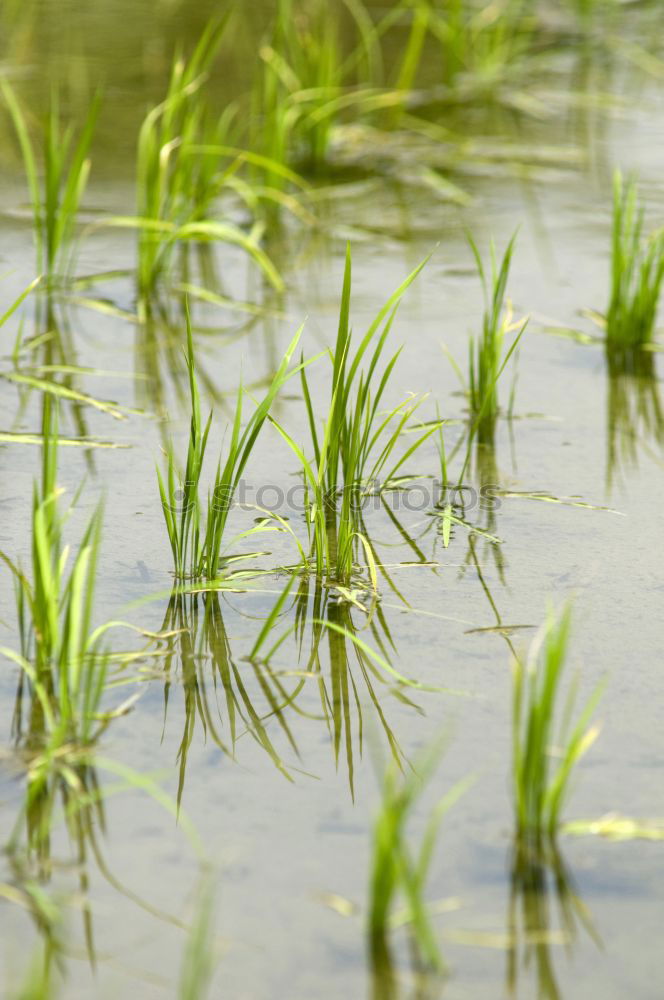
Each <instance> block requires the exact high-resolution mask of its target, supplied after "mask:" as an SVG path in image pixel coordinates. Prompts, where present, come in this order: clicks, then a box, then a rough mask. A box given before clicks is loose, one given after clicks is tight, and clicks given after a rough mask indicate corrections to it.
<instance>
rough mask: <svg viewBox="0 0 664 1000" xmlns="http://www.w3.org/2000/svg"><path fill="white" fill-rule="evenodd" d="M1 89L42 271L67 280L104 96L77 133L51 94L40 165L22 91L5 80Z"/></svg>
mask: <svg viewBox="0 0 664 1000" xmlns="http://www.w3.org/2000/svg"><path fill="white" fill-rule="evenodd" d="M0 90H1V91H2V94H3V97H4V99H5V102H6V104H7V107H8V109H9V113H10V115H11V118H12V121H13V124H14V128H15V131H16V135H17V138H18V141H19V145H20V147H21V154H22V157H23V165H24V168H25V173H26V178H27V182H28V189H29V192H30V201H31V205H32V214H33V221H34V235H35V241H36V245H37V270H38V271H39V273H40V274H44V275H45V277H46V278H47V280H48V282H49V283H51V284H54V283H56V281H60V282H62V281H64V280H65V279H66V278H67V277H68V276H69V275H70V274H71V269H72V263H73V251H74V237H75V231H76V221H77V216H78V211H79V207H80V203H81V199H82V198H83V195H84V193H85V188H86V185H87V182H88V176H89V173H90V159H89V157H88V153H89V150H90V143H91V142H92V136H93V133H94V128H95V124H96V120H97V112H98V108H99V101H98V100H94V101H93V103H92V104H91V106H90V110H89V112H88V114H87V117H86V119H85V121H84V123H83V128H82V130H81V132H80V135H79V136H78V138H75V133H74V129H73V126H72V125H71V124H70V125H68V126H67V127H65V128H63V127H62V123H61V115H60V108H59V102H58V97H57V94H56V93H53V94H52V95H51V100H50V105H49V109H48V113H47V118H46V123H45V125H44V128H43V137H42V151H41V161H42V163H41V169H40V165H39V154H38V152H37V148H36V146H35V144H34V142H33V140H32V139H31V137H30V129H29V126H28V121H27V118H26V116H25V114H24V112H23V110H22V108H21V105H20V103H19V101H18V99H17V97H16V94H15V93H14V91H13V89H12V88H11V86H10V85H9V83H8V82H7V81H6V80H2V79H0ZM40 175H41V176H40Z"/></svg>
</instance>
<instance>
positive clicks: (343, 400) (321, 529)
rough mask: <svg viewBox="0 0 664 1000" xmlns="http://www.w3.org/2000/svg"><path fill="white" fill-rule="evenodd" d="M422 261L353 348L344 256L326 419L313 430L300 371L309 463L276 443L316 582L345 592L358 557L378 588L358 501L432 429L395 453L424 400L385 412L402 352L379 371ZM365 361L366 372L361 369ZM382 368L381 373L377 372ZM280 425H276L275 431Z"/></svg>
mask: <svg viewBox="0 0 664 1000" xmlns="http://www.w3.org/2000/svg"><path fill="white" fill-rule="evenodd" d="M424 263H425V262H422V263H421V264H420V265H418V267H417V268H415V270H414V271H413V272H412V273H411V274H410V275H409V276H408V277H407V278H406V279H405V281H403V282H402V284H401V285H400V286H399V288H398V289H397V290H396V291H395V292H394V293H393V294H392V295H391V296H390V298H389V299H388V300H387V302H386V303H385V305H384V306H383V307H382V309H381V310H380V311H379V313H378V314H377V316H376V318H375V319H374V320H373V322H372V323H371V324H370V326H369V328H368V330H367V331H366V333H365V334H364V336H363V337H362V339H361V340H360V342H359V344H358V346H357V347H356V348H354V345H353V340H352V335H351V328H350V300H351V271H352V266H351V252H350V247H347V250H346V263H345V270H344V281H343V290H342V294H341V306H340V312H339V326H338V330H337V337H336V342H335V345H334V349H333V350H331V351H330V352H329V361H330V364H331V366H332V383H331V393H330V402H329V407H328V413H327V416H326V417H325V419H324V420H323V426H322V428H320V427H319V425H318V422H317V420H316V415H315V413H314V407H313V403H312V395H311V390H310V387H309V383H308V379H307V376H306V372H305V370H304V368H302V371H301V380H302V390H303V395H304V400H305V405H306V410H307V417H308V423H309V430H310V434H311V444H312V448H313V456H312V457H308V456H307V455H306V453H305V451H304V449H303V448H301V447H300V445H298V444H297V443H296V442H295V441H294V440H293V439H292V438H291V437H290V436H289V435H288V434H287V433H286V432H285V431H284V430H283V428H281V427H278V429H279V431H280V433H281V434H282V436H283V437H284V438H285V439H286V440H287V442H288V444H289V445H290V447H291V448H292V449H293V451H294V453H295V454H296V456H297V457H298V459H299V461H300V463H301V467H302V470H303V478H304V483H305V489H306V497H305V505H306V508H307V524H308V526H309V529H310V543H311V552H312V560H313V563H314V565H315V570H316V573H317V574H318V576H319V577H327V578H328V579H329V580H333V581H335V582H337V583H340V584H342V585H347V584H348V583H349V582H350V580H351V578H352V576H353V572H354V569H355V566H356V564H357V559H356V555H357V554H358V551H359V550H361V551H362V553H363V556H364V559H363V561H364V562H365V563H366V564H367V565H368V568H369V571H370V576H371V583H372V585H373V587H374V589H375V587H376V562H375V557H374V553H373V550H372V546H371V543H370V541H369V539H368V537H367V535H366V532H365V531H364V530H363V521H362V507H363V500H364V498H365V497H366V496H367V495H368V494H369V493H370V492H374V491H376V490H380V489H382V488H384V487H385V486H387V485H389V484H390V482H391V481H392V480H393V479H394V478H395V476H396V474H397V472H398V471H399V470H400V469H401V467H402V466H403V464H404V462H406V461H407V460H408V458H409V457H410V456H411V455H412V454H413V453H414V452H415V451H417V449H418V448H419V447H420V446H421V445H422V444H423V443H424V441H426V439H427V438H428V437H430V435H431V434H433V433H434V432H435V430H436V429H437V427H438V424H437V423H435V422H434V423H433V424H432V425H429V426H427V427H426V429H425V430H424V432H423V433H421V434H419V435H416V436H415V441H414V442H413V444H411V445H410V447H408V449H407V450H406V451H405V452H404V453H403V454H399V455H398V457H397V455H396V450H397V446H398V444H399V442H400V440H401V437H402V434H403V433H404V431H405V428H406V425H407V424H408V421H409V420H410V418H411V417H412V416H413V414H414V412H415V410H416V409H417V408H418V406H419V405H420V404H421V402H422V398H419V399H418V398H415V397H408V398H406V399H405V400H402V401H401V402H400V403H397V405H396V406H393V405H391V404H390V405H388V407H387V409H386V410H381V409H380V406H381V404H382V403H383V401H384V397H385V394H386V390H387V387H388V383H389V380H390V376H391V374H392V372H393V370H394V366H395V364H396V362H397V359H398V357H399V354H400V353H401V351H400V350H399V351H397V352H396V353H395V354H394V355H392V357H391V358H390V359H389V360H388V361H387V363H386V364H384V365H383V364H382V362H383V358H384V355H385V351H386V343H387V337H388V334H389V332H390V330H391V328H392V324H393V322H394V317H395V314H396V309H397V306H398V304H399V301H400V300H401V297H402V296H403V294H404V293H405V291H406V289H407V288H408V287H409V286H410V285H411V283H412V282H413V281H414V280H415V278H416V277H417V275H418V274H419V272H420V271H421V269H422V267H423V266H424ZM365 360H366V361H367V362H368V367H367V368H366V370H364V369H362V368H361V365H362V363H363V361H365ZM381 367H382V370H381ZM276 426H278V425H276Z"/></svg>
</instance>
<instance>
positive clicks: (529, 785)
mask: <svg viewBox="0 0 664 1000" xmlns="http://www.w3.org/2000/svg"><path fill="white" fill-rule="evenodd" d="M570 623H571V608H570V606H569V605H568V606H566V607H565V608H564V609H563V611H562V613H561V614H560V615H559V616H558V617H557V618H556V617H555V616H554V614H553V613H552V612H549V615H548V617H547V620H546V622H545V624H544V626H543V628H542V629H541V630H540V632H539V634H538V636H537V638H536V639H535V640H534V641H533V643H532V645H531V647H530V650H529V653H528V658H527V660H526V662H525V663H522V662H521V660H520V659H519V658H515V659H514V661H513V692H512V788H513V795H514V811H515V818H516V825H517V830H518V834H519V836H520V837H521V838H522V839H524V840H525V841H528V840H530V841H533V842H534V843H536V844H537V843H541V842H542V840H543V838H545V837H548V838H553V837H555V835H556V832H557V830H558V828H559V826H560V822H561V812H562V808H563V806H564V804H565V800H566V798H567V796H568V793H569V786H570V780H571V778H572V774H573V772H574V768H575V766H576V764H577V763H578V761H579V760H580V758H581V757H582V756H583V754H584V753H586V751H587V750H588V749H589V748H590V746H591V745H592V744H593V742H594V741H595V739H596V737H597V735H598V733H599V728H598V726H597V725H590V724H589V723H590V720H591V717H592V714H593V712H594V710H595V707H596V705H597V702H598V699H599V696H600V694H601V688H600V687H598V688H597V689H596V690H595V691H594V693H593V694H592V695H591V697H590V698H589V699H588V701H587V703H586V705H585V706H584V708H583V710H582V711H581V713H580V714H579V716H578V718H577V719H576V721H574V722H573V720H572V716H573V712H574V703H575V699H576V694H577V687H578V684H577V683H573V684H571V685H570V687H569V690H568V693H567V697H566V699H565V705H564V708H563V710H562V714H561V717H560V721H559V725H558V729H557V732H556V731H555V727H556V723H557V713H558V702H559V699H560V696H561V685H562V676H563V672H564V668H565V660H566V657H567V646H568V641H569V632H570ZM554 762H555V763H554Z"/></svg>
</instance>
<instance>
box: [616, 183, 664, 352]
mask: <svg viewBox="0 0 664 1000" xmlns="http://www.w3.org/2000/svg"><path fill="white" fill-rule="evenodd" d="M643 221H644V208H643V206H642V205H640V204H639V201H638V188H637V185H636V182H635V181H634V180H629V181H628V182H627V183H625V182H624V180H623V177H622V174H621V173H620V171H616V173H615V174H614V178H613V233H612V242H611V299H610V302H609V308H608V311H607V314H606V342H607V347H608V349H609V350H612V351H619V352H626V353H627V352H629V351H631V350H633V349H634V348H638V347H643V346H644V345H645V344H650V343H652V340H653V334H654V329H655V321H656V319H657V306H658V303H659V297H660V291H661V288H662V280H663V279H664V229H662V230H659V232H657V233H655V234H654V235H653V236H652V237H651V238H650V239H649V240H648V242H647V243H645V244H644V241H643Z"/></svg>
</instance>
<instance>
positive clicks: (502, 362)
mask: <svg viewBox="0 0 664 1000" xmlns="http://www.w3.org/2000/svg"><path fill="white" fill-rule="evenodd" d="M515 240H516V234H515V235H514V236H513V237H512V239H511V240H510V241H509V243H508V244H507V248H506V249H505V252H504V254H503V257H502V260H501V262H500V266H498V263H497V259H496V249H495V246H494V244H493V243H492V244H491V276H490V279H489V277H488V275H487V274H486V271H485V268H484V264H483V263H482V258H481V256H480V253H479V250H478V249H477V245H476V243H475V242H474V240H473V238H472V237H471V236H469V237H468V241H469V243H470V246H471V249H472V251H473V255H474V257H475V262H476V264H477V270H478V273H479V276H480V279H481V282H482V290H483V293H484V315H483V318H482V333H481V335H480V336H479V337H478V338H475V337H471V338H470V344H469V356H468V401H469V405H470V412H471V417H472V420H473V427H472V433H471V435H470V437H471V439H472V437H473V436H475V435H476V436H477V439H478V441H479V442H480V443H482V444H487V445H491V444H493V440H494V434H495V427H496V422H497V420H498V415H499V413H500V407H499V402H498V381H499V379H500V376H501V375H502V373H503V371H504V370H505V366H506V365H507V362H508V361H509V359H510V358H511V356H512V354H513V353H514V350H515V349H516V345H517V344H518V342H519V340H520V339H521V336H522V334H523V332H524V330H525V329H526V326H527V323H528V320H527V319H526V320H523V321H520V320H519V321H514V319H513V314H512V307H511V304H510V302H509V300H508V299H506V287H507V281H508V278H509V272H510V265H511V263H512V254H513V252H514V243H515ZM509 333H514V334H515V337H514V340H513V342H512V344H511V346H510V347H509V349H508V350H507V351H504V346H505V338H506V336H507V334H509ZM469 447H470V441H469Z"/></svg>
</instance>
